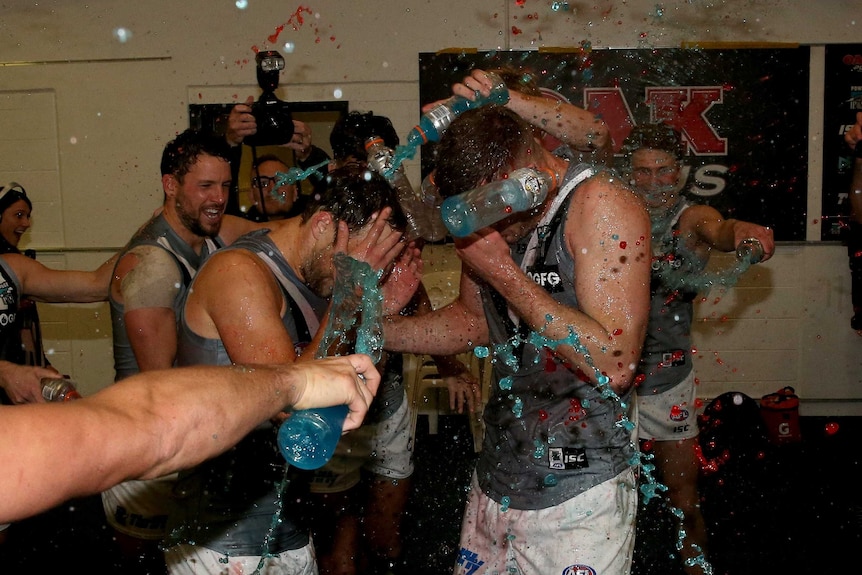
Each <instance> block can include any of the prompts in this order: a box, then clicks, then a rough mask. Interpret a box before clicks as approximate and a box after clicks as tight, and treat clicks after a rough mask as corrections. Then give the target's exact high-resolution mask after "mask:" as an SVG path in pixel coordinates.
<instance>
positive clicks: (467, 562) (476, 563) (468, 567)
mask: <svg viewBox="0 0 862 575" xmlns="http://www.w3.org/2000/svg"><path fill="white" fill-rule="evenodd" d="M484 564H485V562H484V561H482V560H481V559H479V555H478V554H477V553H476V552H474V551H470V550H469V549H465V548H464V547H461V551H459V552H458V565H460V566H461V567H463V568H464V574H465V575H473V573H475V572H476V570H477V569H479V567H481V566H482V565H484Z"/></svg>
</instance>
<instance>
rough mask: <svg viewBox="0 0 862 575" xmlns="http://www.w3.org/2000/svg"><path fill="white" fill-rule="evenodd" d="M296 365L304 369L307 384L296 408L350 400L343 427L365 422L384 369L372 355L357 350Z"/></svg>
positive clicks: (294, 406)
mask: <svg viewBox="0 0 862 575" xmlns="http://www.w3.org/2000/svg"><path fill="white" fill-rule="evenodd" d="M294 366H296V367H297V368H298V369H300V370H302V373H303V375H304V380H305V388H304V389H303V390H302V392H301V394H300V396H299V398H298V399H297V400H296V402H295V403H294V405H293V409H297V410H299V409H310V408H314V407H329V406H332V405H343V404H347V406H348V408H349V413H348V414H347V418H346V419H345V420H344V427H343V428H342V430H343V431H350V430H351V429H357V428H358V427H359V426H360V425H362V420H363V419H364V418H365V414H366V413H368V407H369V406H370V405H371V401H372V400H373V399H374V396H375V394H376V393H377V387H378V386H379V385H380V373H379V372H378V371H377V369H376V368H375V367H374V364H373V363H372V361H371V358H370V357H368V356H367V355H364V354H353V355H347V356H343V357H330V358H323V359H315V360H314V361H309V362H303V363H299V364H294ZM291 367H292V366H291ZM287 369H290V367H287Z"/></svg>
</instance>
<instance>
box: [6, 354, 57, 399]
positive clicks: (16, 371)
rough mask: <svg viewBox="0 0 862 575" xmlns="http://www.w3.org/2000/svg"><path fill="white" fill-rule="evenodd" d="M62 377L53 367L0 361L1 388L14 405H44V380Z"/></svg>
mask: <svg viewBox="0 0 862 575" xmlns="http://www.w3.org/2000/svg"><path fill="white" fill-rule="evenodd" d="M43 377H51V378H54V377H62V376H61V375H60V372H59V371H57V370H56V369H54V368H53V367H38V366H33V365H18V364H16V363H11V362H8V361H0V387H2V388H3V389H4V390H6V395H8V396H9V399H10V400H11V401H12V403H15V404H21V403H44V402H45V398H43V397H42V378H43Z"/></svg>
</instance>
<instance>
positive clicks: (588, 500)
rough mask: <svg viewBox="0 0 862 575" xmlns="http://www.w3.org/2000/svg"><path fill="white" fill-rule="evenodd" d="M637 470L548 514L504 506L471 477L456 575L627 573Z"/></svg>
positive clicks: (632, 541) (544, 510) (592, 489)
mask: <svg viewBox="0 0 862 575" xmlns="http://www.w3.org/2000/svg"><path fill="white" fill-rule="evenodd" d="M636 488H637V482H636V479H635V471H634V468H629V469H627V470H626V471H624V472H622V473H620V474H619V475H617V476H616V477H614V478H613V479H610V480H608V481H605V482H604V483H602V484H600V485H596V486H595V487H592V488H591V489H588V490H587V491H585V492H583V493H581V494H580V495H578V496H577V497H574V498H573V499H569V500H568V501H566V502H564V503H562V504H560V505H556V506H554V507H549V508H547V509H528V510H523V509H506V508H504V507H503V506H502V505H501V504H500V503H498V502H497V501H494V500H493V499H491V498H489V497H488V496H487V495H485V494H484V493H482V489H481V488H480V487H479V483H478V481H477V480H476V475H475V473H474V474H473V483H472V486H471V489H470V496H469V498H468V500H467V508H466V510H465V512H464V519H463V522H462V524H461V543H460V546H461V549H460V551H459V553H458V560H457V562H456V565H455V571H454V573H455V575H549V574H563V575H570V574H571V575H575V574H581V573H599V574H615V573H628V572H629V570H630V568H631V562H632V552H633V551H634V544H635V514H636V513H637V505H638V496H637V490H636Z"/></svg>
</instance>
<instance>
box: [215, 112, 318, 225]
mask: <svg viewBox="0 0 862 575" xmlns="http://www.w3.org/2000/svg"><path fill="white" fill-rule="evenodd" d="M253 103H254V97H253V96H249V97H248V98H247V99H246V101H245V102H244V103H241V104H236V105H235V106H234V107H233V108H231V111H230V114H229V115H228V119H227V130H226V132H225V139H226V140H227V143H228V144H229V145H230V147H231V176H232V178H233V180H234V184H233V193H232V194H231V196H230V198H229V199H228V206H227V211H226V213H228V214H233V215H237V216H243V217H247V218H249V219H252V220H253V221H256V222H258V221H267V219H266V218H267V217H268V216H266V215H263V217H262V218H261V219H255V218H256V217H257V215H256V214H255V213H253V212H252V211H251V210H249V211H248V212H245V213H243V212H242V211H241V210H240V209H239V208H240V206H239V196H238V194H239V191H238V189H237V181H238V178H239V170H240V164H241V163H242V149H243V148H242V146H241V144H242V143H243V142H244V141H245V139H246V138H247V137H249V136H253V135H254V134H256V133H257V120H255V117H254V114H253V113H252V104H253ZM282 147H284V148H288V149H290V150H292V151H293V157H294V159H295V160H296V166H297V167H298V168H299V169H300V170H302V171H303V172H306V171H310V173H309V175H308V178H307V179H308V182H309V184H310V186H311V188H312V190H311V192H309V191H307V192H306V193H305V194H303V193H302V190H301V189H300V186H299V184H297V185H295V186H294V187H295V189H296V201H295V202H294V203H295V206H294V209H293V212H292V213H291V214H290V216H294V215H297V214H300V213H302V204H303V203H304V202H305V200H306V196H307V195H309V194H310V193H312V192H313V193H315V194H319V193H321V192H322V191H323V190H324V188H325V187H326V182H325V181H324V180H325V179H326V172H327V168H326V164H327V163H328V162H329V156H328V155H327V154H326V152H325V151H323V150H321V149H320V148H318V147H317V146H315V145H314V144H313V143H312V131H311V126H309V125H308V124H306V123H305V122H301V121H299V120H294V121H293V135H292V136H291V138H290V140H289V141H288V142H287V143H286V144H283V145H282ZM252 152H253V154H256V153H257V149H256V148H252ZM260 161H261V158H257V157H256V156H254V155H253V156H252V165H254V164H257V163H258V162H260ZM312 168H314V169H313V170H312ZM284 172H285V173H286V172H287V170H284ZM254 175H255V174H254V169H252V178H254ZM256 187H257V186H255V184H254V182H252V194H254V193H255V188H256ZM273 219H277V218H273Z"/></svg>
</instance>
